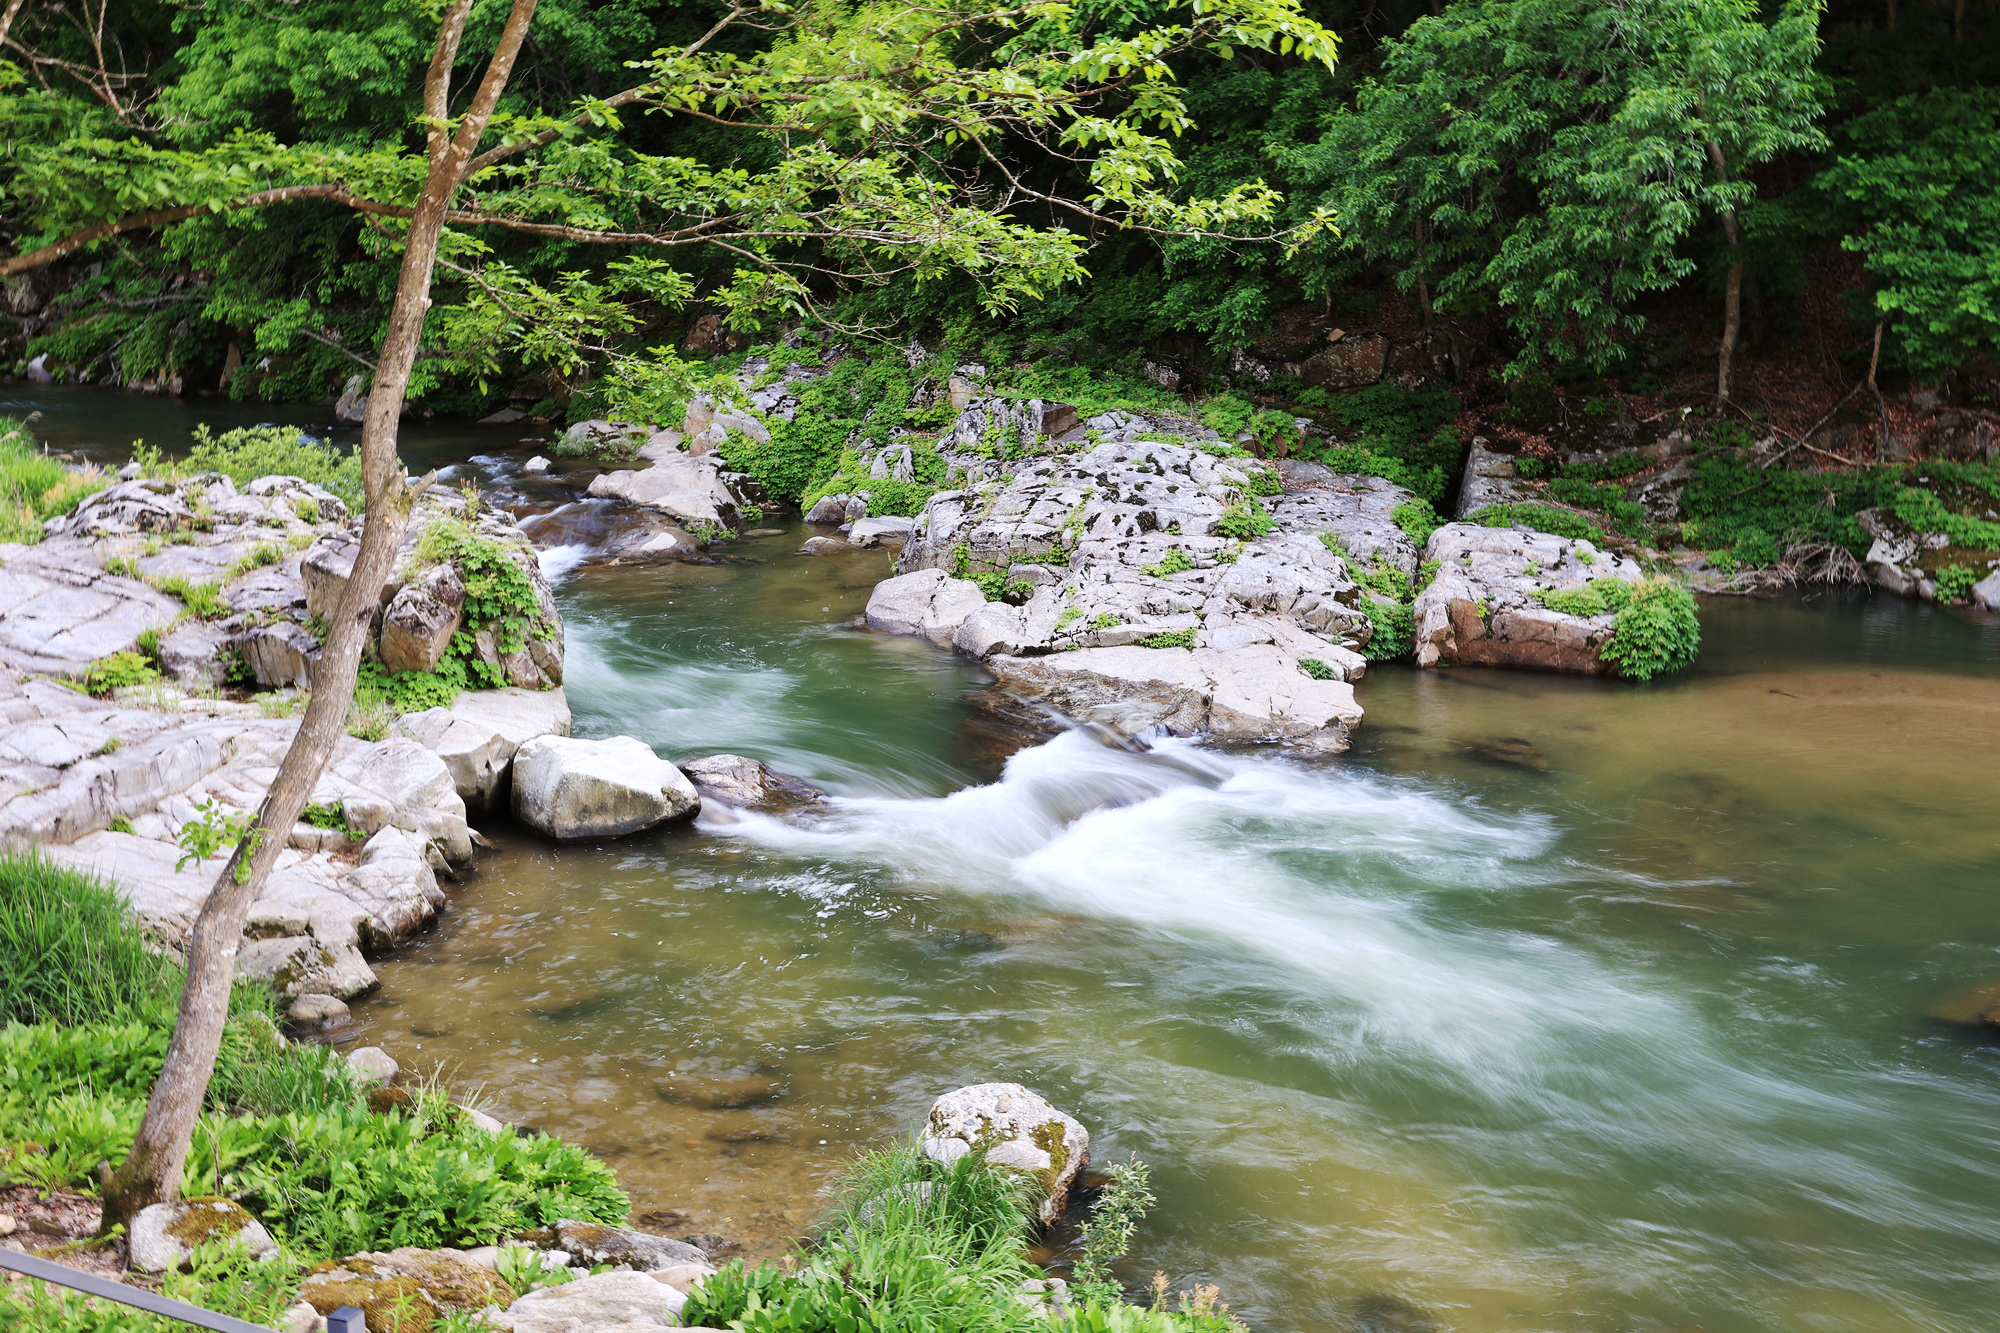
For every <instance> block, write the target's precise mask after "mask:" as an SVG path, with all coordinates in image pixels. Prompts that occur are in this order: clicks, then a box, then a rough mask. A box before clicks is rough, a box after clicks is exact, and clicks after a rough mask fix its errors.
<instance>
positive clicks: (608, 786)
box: [513, 736, 701, 842]
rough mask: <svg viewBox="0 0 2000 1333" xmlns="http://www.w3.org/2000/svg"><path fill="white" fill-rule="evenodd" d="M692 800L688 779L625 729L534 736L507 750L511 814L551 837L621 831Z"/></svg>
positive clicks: (666, 816)
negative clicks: (595, 736)
mask: <svg viewBox="0 0 2000 1333" xmlns="http://www.w3.org/2000/svg"><path fill="white" fill-rule="evenodd" d="M700 806H701V798H700V796H699V795H698V794H697V793H696V792H695V789H694V784H693V783H691V782H689V781H688V779H687V777H686V776H685V775H684V774H683V773H682V772H681V771H680V770H679V769H678V768H675V767H674V766H673V765H672V764H670V763H668V762H667V761H666V760H664V759H661V758H660V757H659V756H658V755H656V754H654V753H653V750H652V747H650V746H648V745H647V744H646V743H645V742H644V741H640V740H636V739H634V738H633V737H630V736H612V737H609V738H608V739H605V740H573V739H569V738H567V737H561V736H540V737H537V738H535V739H534V740H531V741H529V742H527V743H526V744H525V745H523V746H521V747H520V749H519V750H517V751H516V752H515V754H514V795H513V808H514V814H515V817H516V818H518V819H520V820H521V821H522V822H523V823H525V824H527V825H528V826H529V827H530V828H533V829H535V830H537V831H538V832H541V833H543V834H546V835H547V836H549V837H551V838H554V839H555V840H556V841H558V842H576V841H581V840H584V839H589V838H616V837H622V836H624V835H625V834H628V833H637V832H638V831H640V830H641V829H647V828H652V827H653V826H654V825H656V824H663V823H665V822H667V821H668V820H671V819H678V818H681V817H683V816H686V815H691V814H693V813H694V812H695V811H696V810H698V809H699V808H700Z"/></svg>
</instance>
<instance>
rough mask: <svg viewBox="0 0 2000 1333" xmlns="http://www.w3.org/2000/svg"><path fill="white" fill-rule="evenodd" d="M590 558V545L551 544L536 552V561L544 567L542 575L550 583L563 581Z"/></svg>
mask: <svg viewBox="0 0 2000 1333" xmlns="http://www.w3.org/2000/svg"><path fill="white" fill-rule="evenodd" d="M588 559H590V548H589V547H588V546H551V547H549V548H548V549H546V550H542V551H537V552H535V562H536V563H537V564H539V565H540V566H541V567H542V577H543V578H545V579H547V580H548V581H549V582H550V583H560V582H562V581H563V580H564V579H565V578H568V577H569V576H570V575H571V574H572V573H574V572H575V571H576V570H577V568H578V567H580V566H581V565H582V564H583V562H584V561H586V560H588Z"/></svg>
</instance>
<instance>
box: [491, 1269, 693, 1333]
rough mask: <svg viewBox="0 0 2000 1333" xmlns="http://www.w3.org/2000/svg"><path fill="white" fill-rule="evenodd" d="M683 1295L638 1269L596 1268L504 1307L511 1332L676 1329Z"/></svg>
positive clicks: (568, 1332)
mask: <svg viewBox="0 0 2000 1333" xmlns="http://www.w3.org/2000/svg"><path fill="white" fill-rule="evenodd" d="M686 1304H687V1297H686V1296H684V1295H682V1294H681V1293H680V1292H678V1291H676V1290H675V1289H674V1288H672V1287H670V1286H668V1285H667V1284H666V1283H664V1282H657V1281H655V1280H654V1279H653V1278H651V1277H649V1276H647V1275H646V1274H644V1273H598V1274H596V1275H594V1276H591V1277H586V1278H579V1279H577V1280H576V1281H575V1282H565V1283H564V1284H563V1285H561V1286H559V1287H542V1288H540V1289H539V1290H536V1291H531V1292H529V1293H528V1294H527V1295H525V1296H523V1297H522V1298H521V1299H520V1300H518V1301H515V1302H514V1303H513V1304H512V1305H510V1306H508V1307H507V1319H508V1320H509V1321H510V1322H511V1323H512V1324H513V1327H514V1333H599V1331H600V1330H603V1329H607V1328H617V1329H620V1330H621V1331H622V1330H624V1329H625V1328H628V1327H629V1328H631V1329H634V1330H638V1329H647V1328H677V1327H679V1326H680V1322H681V1320H680V1312H681V1307H682V1306H683V1305H686Z"/></svg>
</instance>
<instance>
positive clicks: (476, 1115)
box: [459, 1106, 507, 1134]
mask: <svg viewBox="0 0 2000 1333" xmlns="http://www.w3.org/2000/svg"><path fill="white" fill-rule="evenodd" d="M459 1109H460V1110H461V1111H464V1112H465V1120H466V1123H467V1124H469V1125H471V1126H472V1127H473V1128H474V1129H483V1130H485V1131H486V1132H487V1133H488V1134H505V1133H506V1132H507V1126H505V1125H504V1124H502V1123H500V1122H499V1121H498V1120H495V1119H494V1118H493V1117H492V1116H490V1115H488V1114H486V1112H484V1111H475V1110H473V1109H472V1108H471V1107H469V1106H462V1107H460V1108H459Z"/></svg>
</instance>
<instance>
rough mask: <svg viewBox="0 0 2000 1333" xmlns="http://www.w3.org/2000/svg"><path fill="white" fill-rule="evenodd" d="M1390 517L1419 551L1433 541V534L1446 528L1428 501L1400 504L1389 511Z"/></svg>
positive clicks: (1412, 501) (1411, 501)
mask: <svg viewBox="0 0 2000 1333" xmlns="http://www.w3.org/2000/svg"><path fill="white" fill-rule="evenodd" d="M1389 517H1390V519H1391V520H1393V521H1394V522H1395V524H1396V526H1397V527H1399V528H1401V529H1402V530H1403V534H1404V535H1405V536H1407V537H1408V538H1409V539H1410V540H1411V541H1413V542H1415V543H1416V544H1417V549H1418V550H1419V551H1421V550H1423V547H1424V543H1425V542H1427V541H1429V540H1430V539H1431V534H1432V533H1433V532H1436V531H1437V530H1438V529H1439V528H1441V527H1443V526H1444V520H1443V519H1442V518H1440V517H1438V512H1437V510H1435V509H1433V508H1431V504H1430V501H1428V500H1410V501H1407V502H1405V503H1403V504H1399V505H1397V506H1396V507H1395V508H1394V509H1392V510H1390V511H1389Z"/></svg>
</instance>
